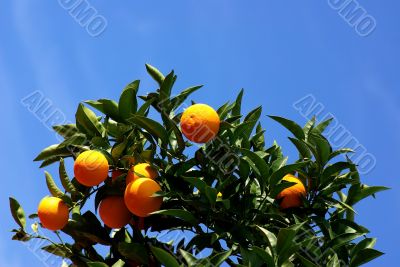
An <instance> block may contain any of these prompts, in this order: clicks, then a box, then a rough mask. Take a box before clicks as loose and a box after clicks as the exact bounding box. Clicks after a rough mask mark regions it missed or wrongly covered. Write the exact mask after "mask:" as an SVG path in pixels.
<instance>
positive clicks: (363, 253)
mask: <svg viewBox="0 0 400 267" xmlns="http://www.w3.org/2000/svg"><path fill="white" fill-rule="evenodd" d="M383 254H384V253H382V252H380V251H378V250H375V249H372V248H366V249H363V250H360V251H359V252H358V253H357V254H356V255H355V256H354V258H352V259H351V262H350V267H356V266H361V265H363V264H365V263H367V262H370V261H372V260H373V259H376V258H378V257H380V256H382V255H383Z"/></svg>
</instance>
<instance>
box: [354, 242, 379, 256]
mask: <svg viewBox="0 0 400 267" xmlns="http://www.w3.org/2000/svg"><path fill="white" fill-rule="evenodd" d="M375 243H376V238H365V239H363V240H361V241H360V242H358V244H357V245H355V247H354V248H353V249H352V250H351V254H350V256H351V257H352V258H353V257H354V256H355V255H357V254H358V252H359V251H360V250H362V249H365V248H373V247H374V246H375Z"/></svg>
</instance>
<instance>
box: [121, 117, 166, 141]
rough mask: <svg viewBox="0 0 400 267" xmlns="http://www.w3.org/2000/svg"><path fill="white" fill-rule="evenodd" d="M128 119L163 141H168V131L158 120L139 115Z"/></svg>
mask: <svg viewBox="0 0 400 267" xmlns="http://www.w3.org/2000/svg"><path fill="white" fill-rule="evenodd" d="M128 121H129V122H131V123H133V124H136V125H137V126H139V127H141V128H143V129H145V130H146V131H147V132H149V133H150V134H151V135H152V136H154V137H155V138H159V139H160V140H161V141H162V142H163V143H165V144H167V143H168V133H167V131H166V130H165V128H164V127H163V126H162V125H161V124H159V123H158V122H156V121H154V120H152V119H149V118H146V117H143V116H139V115H133V116H131V117H130V118H129V120H128Z"/></svg>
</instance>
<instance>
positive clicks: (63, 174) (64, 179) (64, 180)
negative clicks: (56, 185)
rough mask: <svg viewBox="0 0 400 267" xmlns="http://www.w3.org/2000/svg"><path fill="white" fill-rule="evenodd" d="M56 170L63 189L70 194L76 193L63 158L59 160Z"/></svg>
mask: <svg viewBox="0 0 400 267" xmlns="http://www.w3.org/2000/svg"><path fill="white" fill-rule="evenodd" d="M58 172H59V175H60V180H61V184H62V185H63V187H64V189H65V191H67V192H68V193H71V194H76V193H77V190H76V188H75V186H74V185H73V184H72V183H71V181H70V179H69V177H68V174H67V171H66V170H65V164H64V159H61V160H60V166H59V168H58Z"/></svg>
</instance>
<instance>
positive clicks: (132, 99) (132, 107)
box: [118, 80, 140, 120]
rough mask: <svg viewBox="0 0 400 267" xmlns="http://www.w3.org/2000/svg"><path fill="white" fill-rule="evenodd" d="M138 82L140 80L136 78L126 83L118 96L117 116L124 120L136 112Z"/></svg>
mask: <svg viewBox="0 0 400 267" xmlns="http://www.w3.org/2000/svg"><path fill="white" fill-rule="evenodd" d="M139 83H140V81H138V80H136V81H133V82H132V83H130V84H128V85H127V86H126V87H125V89H124V90H123V91H122V94H121V96H120V98H119V103H118V109H119V116H120V117H121V118H122V119H124V120H125V119H128V118H130V117H131V116H132V115H134V114H135V113H136V109H137V105H138V103H137V99H136V94H137V91H138V89H139Z"/></svg>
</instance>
